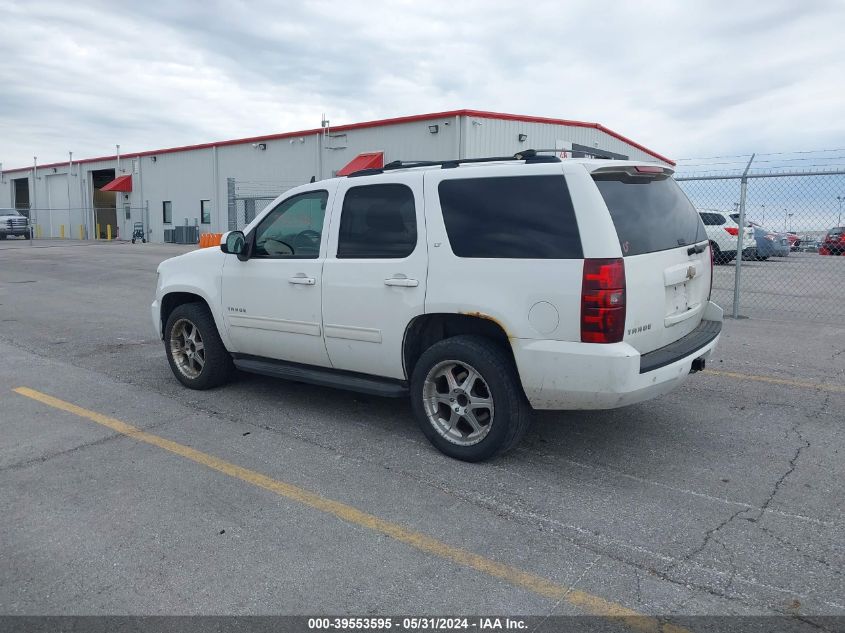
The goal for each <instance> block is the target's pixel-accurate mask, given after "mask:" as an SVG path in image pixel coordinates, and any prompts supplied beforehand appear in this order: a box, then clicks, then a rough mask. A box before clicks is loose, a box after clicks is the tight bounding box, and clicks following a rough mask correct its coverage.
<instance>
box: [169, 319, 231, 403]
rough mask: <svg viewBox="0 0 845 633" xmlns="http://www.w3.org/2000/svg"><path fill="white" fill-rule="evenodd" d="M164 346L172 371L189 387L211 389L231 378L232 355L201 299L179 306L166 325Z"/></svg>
mask: <svg viewBox="0 0 845 633" xmlns="http://www.w3.org/2000/svg"><path fill="white" fill-rule="evenodd" d="M164 347H165V350H166V351H167V361H168V362H169V363H170V369H171V370H172V371H173V375H174V376H176V378H177V380H179V382H181V383H182V384H183V385H185V386H186V387H188V388H190V389H211V388H213V387H218V386H220V385H222V384H224V383H226V382H228V380H229V379H230V377H231V376H232V372H233V371H234V364H233V363H232V357H231V356H230V355H229V352H228V351H227V350H226V347H225V346H224V345H223V341H222V340H221V339H220V334H219V333H218V332H217V326H216V325H215V324H214V318H213V317H212V316H211V313H210V312H209V310H208V308H207V307H206V306H205V305H204V304H201V303H183V304H182V305H179V306H176V308H174V310H173V312H171V313H170V316H169V317H168V318H167V324H166V325H165V328H164Z"/></svg>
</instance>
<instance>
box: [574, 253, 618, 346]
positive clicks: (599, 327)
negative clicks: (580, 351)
mask: <svg viewBox="0 0 845 633" xmlns="http://www.w3.org/2000/svg"><path fill="white" fill-rule="evenodd" d="M624 334H625V262H624V260H623V259H622V258H619V259H585V260H584V277H583V280H582V283H581V341H582V342H583V343H618V342H619V341H621V340H622V337H623V336H624Z"/></svg>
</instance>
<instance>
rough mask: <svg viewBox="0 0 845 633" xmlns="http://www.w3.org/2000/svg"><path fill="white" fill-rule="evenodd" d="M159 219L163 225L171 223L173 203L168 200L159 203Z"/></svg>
mask: <svg viewBox="0 0 845 633" xmlns="http://www.w3.org/2000/svg"><path fill="white" fill-rule="evenodd" d="M161 219H162V221H163V222H164V223H165V224H172V223H173V203H172V202H171V201H170V200H165V201H164V202H162V203H161Z"/></svg>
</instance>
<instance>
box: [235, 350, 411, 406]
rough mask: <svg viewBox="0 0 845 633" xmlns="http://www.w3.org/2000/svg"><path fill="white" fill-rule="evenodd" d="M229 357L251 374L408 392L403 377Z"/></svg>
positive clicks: (388, 393) (376, 392) (396, 394)
mask: <svg viewBox="0 0 845 633" xmlns="http://www.w3.org/2000/svg"><path fill="white" fill-rule="evenodd" d="M232 359H233V360H234V361H235V367H237V368H238V369H240V370H242V371H247V372H250V373H253V374H263V375H264V376H273V377H275V378H283V379H285V380H295V381H297V382H306V383H309V384H311V385H320V386H321V387H334V388H336V389H345V390H347V391H357V392H358V393H366V394H369V395H372V396H383V397H385V398H403V397H406V396H407V395H408V385H407V384H406V383H405V381H404V380H394V379H391V378H380V377H378V376H368V375H366V374H357V373H354V372H351V371H341V370H339V369H330V368H328V367H315V366H313V365H302V364H300V363H288V362H285V361H281V360H274V359H271V358H261V357H258V356H246V355H241V354H233V355H232Z"/></svg>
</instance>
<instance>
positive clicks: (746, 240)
mask: <svg viewBox="0 0 845 633" xmlns="http://www.w3.org/2000/svg"><path fill="white" fill-rule="evenodd" d="M698 214H699V215H700V216H701V221H702V222H704V228H705V229H706V230H707V238H708V239H709V240H710V246H711V247H712V249H713V261H715V262H716V263H717V264H727V263H728V262H731V261H733V260H734V259H736V252H737V242H738V238H739V224H737V223H736V220H734V219H733V218H732V217H731V214H729V213H723V212H722V211H699V212H698ZM742 258H743V259H756V258H757V240H756V239H755V238H754V229H753V228H752V227H750V226H746V227H745V229H744V230H743V232H742Z"/></svg>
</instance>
